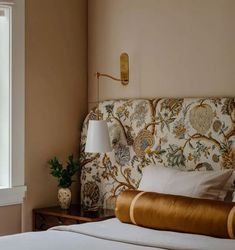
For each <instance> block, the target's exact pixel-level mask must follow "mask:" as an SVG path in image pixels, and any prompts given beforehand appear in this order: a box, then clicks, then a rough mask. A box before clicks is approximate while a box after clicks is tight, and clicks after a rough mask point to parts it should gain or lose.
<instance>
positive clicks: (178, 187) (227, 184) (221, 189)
mask: <svg viewBox="0 0 235 250" xmlns="http://www.w3.org/2000/svg"><path fill="white" fill-rule="evenodd" d="M232 175H233V170H232V169H231V170H230V169H229V170H223V171H190V172H187V171H180V170H176V169H173V168H165V167H157V166H148V167H145V168H144V170H143V176H142V179H141V181H140V185H139V188H138V189H139V190H142V191H147V192H157V193H164V194H174V195H183V196H189V197H195V198H204V199H212V200H224V198H225V196H226V194H227V192H228V190H229V189H231V186H232V183H233V181H234V179H233V178H231V177H232Z"/></svg>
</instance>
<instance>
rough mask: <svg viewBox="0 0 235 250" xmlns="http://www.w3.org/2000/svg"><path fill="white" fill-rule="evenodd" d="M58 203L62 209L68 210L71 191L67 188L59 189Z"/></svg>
mask: <svg viewBox="0 0 235 250" xmlns="http://www.w3.org/2000/svg"><path fill="white" fill-rule="evenodd" d="M58 201H59V204H60V207H61V208H62V209H68V208H69V207H70V204H71V190H70V189H69V188H59V190H58Z"/></svg>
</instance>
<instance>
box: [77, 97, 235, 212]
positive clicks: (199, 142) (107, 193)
mask: <svg viewBox="0 0 235 250" xmlns="http://www.w3.org/2000/svg"><path fill="white" fill-rule="evenodd" d="M97 111H98V112H99V116H100V117H101V118H102V119H105V120H107V122H108V126H109V133H110V138H111V143H112V146H113V151H112V152H110V153H106V154H100V155H94V154H86V153H84V148H85V142H86V133H87V126H88V120H89V119H96V113H97ZM81 162H82V165H83V167H82V173H81V196H82V199H81V200H82V203H83V205H86V206H93V205H102V206H104V207H107V208H112V207H113V206H114V204H115V200H116V197H117V195H118V194H119V193H120V192H121V191H123V190H125V189H136V188H138V185H139V182H140V179H141V174H142V169H143V168H144V167H145V166H147V165H150V164H155V165H159V166H165V167H172V168H178V169H182V170H184V171H203V170H217V169H228V168H234V169H235V99H234V98H181V99H180V98H159V99H130V100H111V101H104V102H102V103H100V104H99V109H98V110H93V111H91V112H90V113H89V114H88V116H87V118H86V120H85V121H84V124H83V129H82V136H81Z"/></svg>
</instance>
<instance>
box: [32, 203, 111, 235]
mask: <svg viewBox="0 0 235 250" xmlns="http://www.w3.org/2000/svg"><path fill="white" fill-rule="evenodd" d="M113 217H115V215H114V211H113V210H110V209H101V210H99V211H98V212H96V213H86V212H84V211H83V210H82V209H81V208H80V206H79V205H72V206H71V208H70V209H69V210H63V209H61V208H60V207H47V208H38V209H34V210H33V230H34V231H42V230H47V229H48V228H50V227H54V226H60V225H71V224H81V223H85V222H95V221H101V220H106V219H110V218H113Z"/></svg>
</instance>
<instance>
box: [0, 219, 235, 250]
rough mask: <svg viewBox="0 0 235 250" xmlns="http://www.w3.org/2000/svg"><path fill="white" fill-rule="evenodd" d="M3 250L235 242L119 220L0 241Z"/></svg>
mask: <svg viewBox="0 0 235 250" xmlns="http://www.w3.org/2000/svg"><path fill="white" fill-rule="evenodd" d="M0 249H3V250H65V249H66V250H85V249H86V250H110V249H112V250H162V249H168V250H234V249H235V241H234V240H227V239H219V238H213V237H207V236H200V235H193V234H184V233H176V232H170V231H158V230H153V229H147V228H142V227H138V226H135V225H130V224H125V223H121V222H120V221H118V219H116V218H115V219H110V220H106V221H102V222H92V223H86V224H81V225H72V226H60V227H55V228H52V229H51V230H49V231H45V232H33V233H24V234H18V235H13V236H4V237H0Z"/></svg>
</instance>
